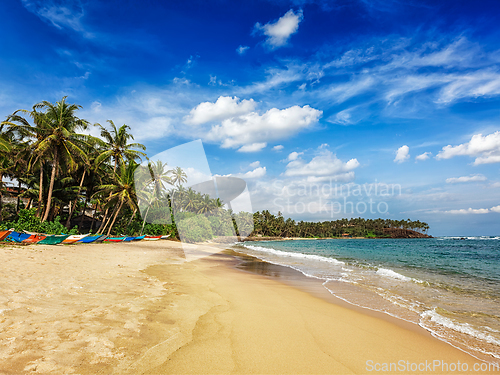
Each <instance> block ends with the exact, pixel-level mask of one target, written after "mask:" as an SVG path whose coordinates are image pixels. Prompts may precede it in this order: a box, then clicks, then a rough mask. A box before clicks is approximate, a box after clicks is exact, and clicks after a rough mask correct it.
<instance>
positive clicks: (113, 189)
mask: <svg viewBox="0 0 500 375" xmlns="http://www.w3.org/2000/svg"><path fill="white" fill-rule="evenodd" d="M137 167H138V164H137V163H135V162H134V161H131V162H129V163H128V164H126V165H125V164H120V166H119V168H118V171H117V173H115V175H114V181H113V182H112V183H111V184H107V185H101V186H100V188H101V189H102V190H103V191H105V192H109V193H110V196H109V198H108V205H114V206H115V207H116V208H115V210H114V215H113V216H112V219H111V217H110V218H109V220H108V222H110V225H109V227H108V233H107V235H108V236H109V234H110V233H111V230H112V229H113V225H114V224H115V222H116V218H117V217H118V214H119V213H120V211H121V209H122V207H123V205H125V204H126V205H128V206H129V207H130V208H131V209H132V210H133V209H136V208H137V197H136V194H135V187H134V172H135V170H136V169H137ZM106 227H107V224H106V226H105V227H104V228H103V231H104V230H105V229H106Z"/></svg>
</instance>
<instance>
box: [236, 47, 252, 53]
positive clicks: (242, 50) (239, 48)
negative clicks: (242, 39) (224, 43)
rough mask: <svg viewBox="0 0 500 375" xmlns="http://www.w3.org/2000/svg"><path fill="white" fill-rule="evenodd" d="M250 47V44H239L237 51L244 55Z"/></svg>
mask: <svg viewBox="0 0 500 375" xmlns="http://www.w3.org/2000/svg"><path fill="white" fill-rule="evenodd" d="M249 48H250V47H248V46H239V47H238V48H236V52H238V55H243V54H245V52H246V51H247V50H248V49H249Z"/></svg>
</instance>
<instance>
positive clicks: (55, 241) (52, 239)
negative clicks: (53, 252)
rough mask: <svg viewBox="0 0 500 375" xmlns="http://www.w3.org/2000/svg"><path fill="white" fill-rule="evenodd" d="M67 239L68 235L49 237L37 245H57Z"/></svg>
mask: <svg viewBox="0 0 500 375" xmlns="http://www.w3.org/2000/svg"><path fill="white" fill-rule="evenodd" d="M68 237H69V234H62V235H49V236H47V237H45V238H44V239H43V240H40V241H38V242H37V245H57V244H60V243H61V242H63V241H64V240H65V239H66V238H68Z"/></svg>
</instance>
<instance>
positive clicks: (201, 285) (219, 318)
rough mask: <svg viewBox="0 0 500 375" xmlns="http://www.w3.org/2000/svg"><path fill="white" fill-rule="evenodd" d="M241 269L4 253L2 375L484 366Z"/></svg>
mask: <svg viewBox="0 0 500 375" xmlns="http://www.w3.org/2000/svg"><path fill="white" fill-rule="evenodd" d="M193 246H195V245H193ZM196 246H197V248H198V249H201V250H203V249H205V250H206V251H207V253H210V252H213V251H214V249H212V248H210V247H203V246H200V245H196ZM236 264H237V261H236V260H235V258H234V257H233V256H231V255H227V254H221V253H219V254H216V255H213V256H208V257H204V258H200V259H198V260H194V261H190V262H185V261H184V252H183V250H182V246H181V244H180V243H178V242H173V241H157V242H150V243H146V242H138V243H127V244H120V243H115V244H97V245H92V244H90V245H68V246H43V245H39V246H36V245H31V246H11V245H3V246H1V247H0V373H1V374H27V373H30V374H32V373H40V374H61V373H68V374H69V373H74V374H187V373H189V374H205V373H210V374H212V373H224V374H229V373H253V374H261V373H269V374H278V373H280V374H282V373H291V374H293V373H302V374H305V373H323V374H329V373H332V374H334V373H336V374H348V373H374V372H375V373H387V372H389V371H383V369H384V367H383V366H384V365H386V366H392V365H391V364H394V366H396V365H398V366H399V367H397V368H396V367H394V366H393V367H391V368H390V369H393V368H394V370H397V371H391V373H397V372H400V373H401V372H403V373H404V372H410V373H411V372H413V373H418V372H431V373H446V372H450V373H457V372H459V371H457V368H456V366H457V364H458V363H459V365H458V366H462V367H459V368H458V369H460V368H462V369H464V367H463V366H464V364H466V365H467V368H468V370H469V371H467V372H471V371H472V369H473V368H474V367H473V366H474V365H476V366H477V364H480V363H482V362H480V361H479V360H477V359H475V358H473V357H471V356H469V355H468V354H466V353H464V352H462V351H460V350H458V349H456V348H454V347H452V346H451V345H449V344H447V343H445V342H442V341H440V340H437V339H435V338H433V337H432V336H431V335H430V334H428V333H427V332H426V331H425V330H423V329H420V328H419V327H417V326H414V327H408V326H406V325H405V324H403V323H401V322H396V321H395V319H388V318H380V317H377V316H374V315H373V314H367V313H364V312H363V311H359V310H355V309H352V308H349V307H348V306H344V305H342V304H340V303H332V301H328V300H325V299H324V298H320V297H319V296H317V295H314V293H307V292H306V291H305V290H303V289H301V288H296V287H294V286H292V285H290V283H284V282H282V281H281V280H280V278H279V277H272V276H263V275H259V274H256V273H252V272H249V271H245V270H242V269H239V268H237V267H235V265H236ZM438 361H439V362H438ZM431 364H432V366H431ZM445 365H446V366H447V367H448V370H449V371H446V367H443V366H445ZM412 366H413V367H414V366H421V367H420V368H419V369H414V368H412ZM422 366H427V367H425V369H424V367H422ZM403 367H404V369H403ZM381 370H382V371H381ZM415 370H416V371H415ZM431 370H432V371H431Z"/></svg>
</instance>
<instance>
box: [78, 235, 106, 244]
mask: <svg viewBox="0 0 500 375" xmlns="http://www.w3.org/2000/svg"><path fill="white" fill-rule="evenodd" d="M101 237H104V238H106V236H105V235H101V234H98V235H97V236H85V237H83V238H81V239H79V240H78V241H76V243H92V242H96V241H97V240H98V239H99V238H101ZM104 238H103V240H104ZM99 242H100V241H99Z"/></svg>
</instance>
